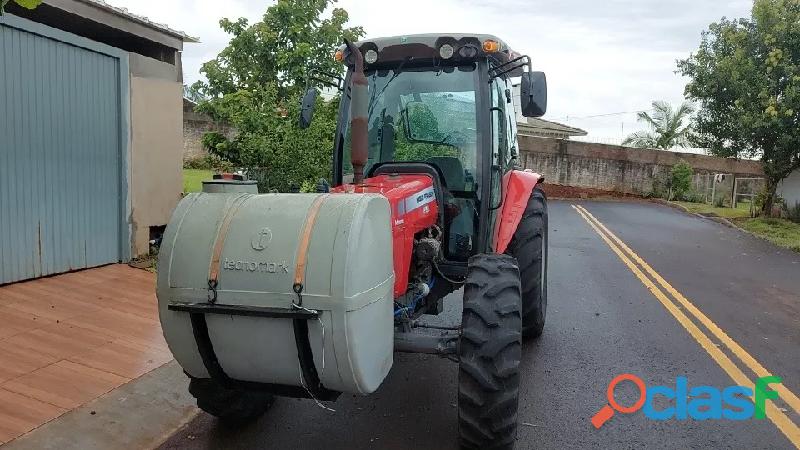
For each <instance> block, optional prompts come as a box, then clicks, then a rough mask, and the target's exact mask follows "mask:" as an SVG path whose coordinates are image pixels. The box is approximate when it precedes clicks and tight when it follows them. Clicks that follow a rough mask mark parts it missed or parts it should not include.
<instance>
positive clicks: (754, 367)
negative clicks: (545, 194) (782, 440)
mask: <svg viewBox="0 0 800 450" xmlns="http://www.w3.org/2000/svg"><path fill="white" fill-rule="evenodd" d="M572 207H573V208H574V209H575V211H577V213H578V214H579V215H580V216H581V217H583V219H584V220H586V222H587V223H588V224H589V226H591V227H592V229H594V231H595V232H596V233H597V234H598V235H600V237H601V238H602V239H603V241H605V243H606V244H608V246H609V247H610V248H611V250H612V251H613V252H614V253H616V255H617V256H618V257H619V259H620V260H622V262H623V263H624V264H625V265H626V266H627V267H628V269H630V271H631V272H633V274H634V275H635V276H636V278H638V279H639V281H641V282H642V284H644V285H645V287H647V289H648V290H649V291H650V292H651V293H652V294H653V295H654V296H655V297H656V298H657V299H658V301H659V302H661V304H662V305H664V307H665V308H666V309H667V311H669V312H670V314H672V316H673V317H675V319H676V320H677V321H678V323H680V324H681V325H682V326H683V327H684V328H685V329H686V331H688V332H689V334H690V335H691V336H692V337H693V338H694V340H696V341H697V343H698V344H700V346H701V347H703V349H705V351H706V352H708V354H709V355H710V356H711V358H712V359H714V361H715V362H716V363H717V364H719V366H720V367H721V368H722V370H724V371H725V372H726V373H727V374H728V375H729V376H730V377H731V378H732V379H733V381H734V382H735V383H736V384H737V385H739V386H747V387H750V388H751V389H753V392H755V387H754V385H755V383H754V382H753V381H751V379H750V378H748V376H747V375H745V374H744V372H743V371H742V370H741V369H740V368H739V367H738V366H737V365H736V364H735V363H734V362H733V361H732V360H731V358H729V357H728V355H726V354H725V353H724V352H723V351H722V350H720V349H719V347H717V345H715V344H714V342H712V341H711V339H710V338H709V336H708V334H706V332H705V331H703V330H702V329H701V328H700V327H698V326H697V325H696V324H695V323H694V322H693V321H692V320H691V319H690V318H689V316H688V315H687V314H686V313H685V312H684V310H685V311H686V312H688V313H689V314H691V316H692V317H693V318H694V319H695V320H696V321H697V322H699V323H700V324H701V325H702V326H703V327H705V329H706V330H707V331H708V332H709V333H710V334H711V335H713V336H714V337H716V338H717V340H718V341H719V342H721V343H722V344H723V345H724V346H725V347H727V349H728V350H729V351H730V352H731V353H733V355H734V356H736V358H738V359H739V361H740V362H741V363H743V364H744V365H745V366H747V368H749V369H750V371H752V372H753V373H754V374H755V375H756V377H757V378H760V377H766V376H771V375H772V374H771V373H770V372H769V371H768V370H767V369H765V368H764V366H763V365H761V363H759V362H758V361H757V360H756V359H755V358H753V356H752V355H750V354H749V353H748V352H747V351H746V350H745V349H744V348H742V346H741V345H739V344H738V343H736V341H734V340H733V339H731V337H730V336H728V335H727V334H726V333H725V332H724V331H723V330H722V329H721V328H720V327H719V326H717V324H715V323H714V322H713V321H712V320H711V319H709V318H708V316H706V315H705V314H703V312H702V311H700V310H699V309H698V308H697V307H696V306H694V304H692V302H691V301H689V299H687V298H686V297H685V296H684V295H683V294H681V293H680V292H678V290H676V289H675V288H674V287H672V285H671V284H669V283H668V282H667V281H666V280H665V279H664V278H663V277H662V276H661V275H659V274H658V272H656V271H655V270H654V269H653V268H652V267H650V265H649V264H647V263H646V262H645V261H644V260H643V259H642V258H641V257H639V255H637V254H636V252H634V251H633V250H631V249H630V247H628V246H627V245H626V244H625V243H624V242H623V241H622V240H621V239H620V238H618V237H617V236H616V235H615V234H614V233H612V232H611V230H609V229H608V228H607V227H606V226H605V225H603V223H602V222H600V221H599V220H597V218H596V217H595V216H593V215H592V214H591V213H590V212H589V211H588V210H586V208H584V207H583V206H580V205H572ZM645 273H647V275H649V276H650V277H648V276H647V275H645ZM651 278H652V279H651ZM656 283H658V285H660V287H659V286H657V285H656ZM662 289H663V290H662ZM665 291H666V292H667V293H669V294H670V295H671V296H672V299H670V298H669V297H668V296H667V295H666V294H665ZM673 299H674V300H673ZM679 305H680V306H679ZM681 308H683V310H681ZM772 387H773V389H774V390H775V391H777V392H778V395H779V396H780V398H781V399H782V400H783V401H784V402H786V404H788V405H789V406H790V407H791V408H792V409H794V410H795V412H797V413H798V414H800V398H798V397H797V395H795V394H794V393H793V392H791V391H790V390H789V389H787V388H786V386H784V385H783V384H776V385H772ZM766 415H767V417H768V418H769V419H770V420H771V421H772V423H774V424H775V426H777V427H778V429H779V430H781V432H782V433H783V434H784V435H785V436H786V437H787V438H788V439H789V441H791V442H792V444H794V446H795V447H797V448H798V449H800V427H798V426H797V425H796V424H795V423H794V422H792V420H791V419H790V418H789V417H788V416H787V415H786V414H784V413H783V411H781V410H780V409H778V408H777V407H776V406H775V405H774V404H773V403H772V402H771V401H769V400H767V402H766Z"/></svg>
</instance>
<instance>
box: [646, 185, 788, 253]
mask: <svg viewBox="0 0 800 450" xmlns="http://www.w3.org/2000/svg"><path fill="white" fill-rule="evenodd" d="M650 201H651V202H653V203H658V204H660V205H664V206H669V207H670V208H675V209H677V210H680V211H683V212H685V213H686V214H689V215H692V216H697V217H700V218H701V219H706V220H710V221H712V222H716V223H719V224H722V225H725V226H726V227H729V228H733V229H735V230H739V231H741V232H742V233H745V234H748V235H750V236H753V237H754V238H757V239H760V240H762V241H764V242H769V243H770V244H772V245H775V244H774V243H773V242H771V241H770V240H769V239H767V238H765V237H763V236H759V235H757V234H755V233H753V232H751V231H748V230H745V229H744V228H742V227H740V226H739V225H736V223H735V222H733V221H730V220H728V219H726V218H724V217H719V216H716V217H712V216H704V215H702V214H698V213H693V212H691V211H689V209H688V208H686V207H685V206H683V205H679V204H677V203H673V202H670V201H667V200H664V199H661V198H653V199H650ZM778 247H780V246H778ZM780 248H782V249H785V250H789V251H792V250H791V249H789V248H784V247H780Z"/></svg>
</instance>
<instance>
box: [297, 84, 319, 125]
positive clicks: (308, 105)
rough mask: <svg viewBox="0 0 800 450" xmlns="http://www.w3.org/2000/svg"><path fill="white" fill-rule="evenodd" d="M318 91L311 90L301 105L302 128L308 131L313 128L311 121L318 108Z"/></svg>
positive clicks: (307, 92)
mask: <svg viewBox="0 0 800 450" xmlns="http://www.w3.org/2000/svg"><path fill="white" fill-rule="evenodd" d="M317 95H318V93H317V90H316V89H315V88H313V87H312V88H309V89H308V90H307V91H306V93H305V95H303V101H302V102H301V103H300V128H302V129H306V128H308V127H310V126H311V120H312V119H313V118H314V108H315V107H316V106H317Z"/></svg>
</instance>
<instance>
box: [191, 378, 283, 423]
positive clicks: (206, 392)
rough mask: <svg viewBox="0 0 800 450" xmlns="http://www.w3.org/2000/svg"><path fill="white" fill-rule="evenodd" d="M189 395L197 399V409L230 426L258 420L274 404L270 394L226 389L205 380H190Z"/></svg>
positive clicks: (273, 397)
mask: <svg viewBox="0 0 800 450" xmlns="http://www.w3.org/2000/svg"><path fill="white" fill-rule="evenodd" d="M189 393H191V394H192V395H193V396H194V397H195V398H196V399H197V407H198V408H200V409H202V410H203V411H205V412H207V413H209V414H211V415H212V416H215V417H217V418H219V420H220V421H222V422H226V423H231V424H240V423H245V422H249V421H252V420H255V419H258V418H259V417H261V416H262V415H264V413H265V412H267V410H268V409H269V407H270V406H272V403H274V402H275V396H274V395H272V394H267V393H265V392H251V391H243V390H238V389H228V388H226V387H223V386H221V385H220V384H218V383H216V382H215V381H213V380H210V379H205V378H192V379H191V381H189Z"/></svg>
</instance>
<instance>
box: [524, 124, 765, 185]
mask: <svg viewBox="0 0 800 450" xmlns="http://www.w3.org/2000/svg"><path fill="white" fill-rule="evenodd" d="M519 146H520V159H521V163H522V164H523V166H524V167H525V168H528V169H531V170H533V171H535V172H538V173H541V174H543V175H544V176H545V180H547V182H548V183H553V184H561V185H566V186H577V187H588V188H595V189H603V190H606V191H617V192H624V193H627V194H635V195H648V194H651V193H652V192H653V191H654V185H656V184H657V183H659V180H664V179H666V177H668V176H669V173H670V170H671V169H672V166H674V165H675V164H676V163H677V162H678V161H679V160H680V159H683V160H685V161H686V162H688V163H689V165H691V166H692V167H693V168H694V172H695V180H694V181H695V185H696V186H700V185H702V183H703V176H704V175H706V174H709V173H731V174H735V175H736V176H740V177H743V176H748V177H758V176H763V171H762V169H761V164H760V163H759V162H757V161H744V160H735V159H727V158H717V157H714V156H706V155H696V154H691V153H677V152H670V151H664V150H651V149H638V148H629V147H621V146H617V145H605V144H594V143H588V142H578V141H569V140H562V139H552V138H539V137H532V136H519Z"/></svg>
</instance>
